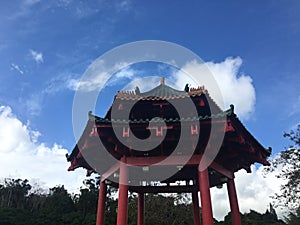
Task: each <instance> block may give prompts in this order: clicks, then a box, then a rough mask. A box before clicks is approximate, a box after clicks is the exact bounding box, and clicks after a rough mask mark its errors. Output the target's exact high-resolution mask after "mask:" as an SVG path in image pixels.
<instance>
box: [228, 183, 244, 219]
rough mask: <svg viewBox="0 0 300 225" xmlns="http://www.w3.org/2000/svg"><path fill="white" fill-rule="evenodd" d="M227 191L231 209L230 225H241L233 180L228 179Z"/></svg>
mask: <svg viewBox="0 0 300 225" xmlns="http://www.w3.org/2000/svg"><path fill="white" fill-rule="evenodd" d="M227 191H228V196H229V203H230V209H231V218H232V225H242V221H241V216H240V210H239V204H238V199H237V194H236V189H235V183H234V179H228V181H227Z"/></svg>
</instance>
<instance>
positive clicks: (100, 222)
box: [96, 181, 107, 225]
mask: <svg viewBox="0 0 300 225" xmlns="http://www.w3.org/2000/svg"><path fill="white" fill-rule="evenodd" d="M106 192H107V186H106V184H105V181H100V190H99V196H98V208H97V221H96V225H104V218H105V202H106Z"/></svg>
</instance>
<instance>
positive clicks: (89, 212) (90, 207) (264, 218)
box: [0, 179, 299, 225]
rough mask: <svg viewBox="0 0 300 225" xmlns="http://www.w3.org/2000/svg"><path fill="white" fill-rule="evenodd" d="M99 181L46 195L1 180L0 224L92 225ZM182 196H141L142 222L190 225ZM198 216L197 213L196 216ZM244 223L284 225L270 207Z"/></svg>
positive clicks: (112, 198) (110, 210) (109, 208)
mask: <svg viewBox="0 0 300 225" xmlns="http://www.w3.org/2000/svg"><path fill="white" fill-rule="evenodd" d="M98 183H99V180H95V179H88V180H85V181H84V186H83V187H81V189H80V193H79V194H77V195H71V194H69V193H68V192H67V190H66V189H65V188H64V186H56V187H53V188H51V189H50V190H49V193H48V194H44V193H42V192H41V193H38V192H31V189H32V186H31V185H30V184H29V182H28V180H21V179H5V180H4V182H3V184H1V185H0V225H32V224H35V225H62V224H70V225H94V224H95V223H96V211H97V198H98V191H99V185H98ZM116 196H117V195H116V190H115V189H113V188H109V189H108V198H107V205H106V218H105V224H106V225H115V224H116V217H117V200H116ZM184 197H185V196H181V195H179V196H178V197H174V196H162V195H153V194H148V195H146V197H145V207H146V211H145V224H146V225H153V224H155V225H172V224H176V225H189V224H193V211H192V205H191V203H190V202H189V201H184V200H183V199H184ZM200 216H201V215H200ZM241 217H242V222H243V224H244V225H256V224H259V225H261V224H264V225H268V224H272V225H273V224H275V225H276V224H278V225H279V224H284V223H283V222H282V221H280V220H278V218H277V215H276V212H275V210H274V209H273V208H272V207H271V208H270V210H268V211H267V212H266V213H265V214H260V213H257V212H255V211H251V212H250V213H246V214H241ZM290 219H291V220H290V223H289V224H292V225H293V224H298V223H297V222H296V223H295V222H294V223H293V221H297V219H299V214H298V215H296V214H292V215H291V217H290ZM136 221H137V196H135V195H134V194H131V195H130V197H129V204H128V224H129V225H134V224H136ZM215 224H218V225H222V224H224V225H227V224H231V215H230V213H229V214H228V215H227V216H226V217H225V218H224V221H222V222H218V221H217V220H215Z"/></svg>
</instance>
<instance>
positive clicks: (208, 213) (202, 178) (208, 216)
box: [198, 169, 214, 225]
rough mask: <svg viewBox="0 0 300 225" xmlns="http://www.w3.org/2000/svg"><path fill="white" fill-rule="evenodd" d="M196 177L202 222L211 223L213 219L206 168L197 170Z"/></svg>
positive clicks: (208, 224) (204, 223)
mask: <svg viewBox="0 0 300 225" xmlns="http://www.w3.org/2000/svg"><path fill="white" fill-rule="evenodd" d="M198 179H199V188H200V197H201V207H202V224H203V225H213V224H214V221H213V214H212V207H211V198H210V185H209V178H208V169H205V170H203V171H200V170H198Z"/></svg>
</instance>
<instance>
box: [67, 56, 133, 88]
mask: <svg viewBox="0 0 300 225" xmlns="http://www.w3.org/2000/svg"><path fill="white" fill-rule="evenodd" d="M127 66H128V63H126V62H124V63H118V64H113V65H110V64H109V62H104V61H103V60H101V59H97V60H96V61H95V62H94V63H93V64H91V65H90V66H89V68H88V69H87V70H86V72H85V73H84V75H83V77H82V78H81V79H72V78H71V79H68V80H67V82H66V85H67V88H69V89H71V90H74V91H83V92H92V91H97V90H98V91H100V90H101V89H102V88H103V87H105V86H106V85H108V84H109V85H112V84H113V83H112V81H109V79H110V78H112V80H113V79H114V77H116V76H118V78H119V79H122V78H128V79H129V78H132V77H133V75H134V73H133V71H132V70H131V69H130V68H126V67H127ZM115 73H116V74H115ZM117 81H118V80H116V79H114V83H116V82H117Z"/></svg>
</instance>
